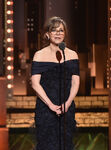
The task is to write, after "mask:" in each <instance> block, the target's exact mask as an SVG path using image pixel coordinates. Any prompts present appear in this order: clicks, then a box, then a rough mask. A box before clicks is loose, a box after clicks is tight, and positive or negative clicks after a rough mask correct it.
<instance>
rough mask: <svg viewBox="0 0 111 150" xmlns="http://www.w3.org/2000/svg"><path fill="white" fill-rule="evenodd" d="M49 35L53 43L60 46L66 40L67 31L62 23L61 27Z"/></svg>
mask: <svg viewBox="0 0 111 150" xmlns="http://www.w3.org/2000/svg"><path fill="white" fill-rule="evenodd" d="M48 34H49V38H50V42H51V43H53V44H55V45H58V44H60V43H61V42H63V40H64V38H65V30H64V26H63V24H62V23H61V24H60V26H59V27H57V28H53V29H52V31H51V32H49V33H48Z"/></svg>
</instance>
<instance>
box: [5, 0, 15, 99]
mask: <svg viewBox="0 0 111 150" xmlns="http://www.w3.org/2000/svg"><path fill="white" fill-rule="evenodd" d="M5 44H6V45H5V47H6V52H5V54H6V60H5V62H6V64H5V65H6V78H7V96H8V98H12V96H13V78H14V76H13V69H14V66H13V59H14V57H13V50H14V49H13V0H5Z"/></svg>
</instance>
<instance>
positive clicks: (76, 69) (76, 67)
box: [72, 59, 80, 76]
mask: <svg viewBox="0 0 111 150" xmlns="http://www.w3.org/2000/svg"><path fill="white" fill-rule="evenodd" d="M72 74H73V75H78V76H80V69H79V60H78V59H76V60H75V61H74V65H73V68H72Z"/></svg>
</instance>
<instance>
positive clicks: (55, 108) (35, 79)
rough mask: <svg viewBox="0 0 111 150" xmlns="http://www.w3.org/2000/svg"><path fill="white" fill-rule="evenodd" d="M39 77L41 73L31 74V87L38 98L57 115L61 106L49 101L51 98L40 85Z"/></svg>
mask: <svg viewBox="0 0 111 150" xmlns="http://www.w3.org/2000/svg"><path fill="white" fill-rule="evenodd" d="M40 79H41V75H40V74H37V75H33V76H32V78H31V81H32V88H33V89H34V90H35V91H36V93H37V95H38V96H39V97H40V99H41V100H42V101H43V102H44V103H45V104H46V105H47V106H48V107H49V108H50V109H51V110H52V111H54V112H56V114H57V115H59V114H61V106H58V105H55V104H53V103H52V102H51V100H50V99H49V98H48V96H47V95H46V93H45V91H44V89H43V88H42V86H41V85H40Z"/></svg>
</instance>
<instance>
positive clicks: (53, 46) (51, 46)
mask: <svg viewBox="0 0 111 150" xmlns="http://www.w3.org/2000/svg"><path fill="white" fill-rule="evenodd" d="M49 47H50V51H51V52H54V53H56V52H57V51H60V49H59V47H58V45H54V44H52V43H50V45H49Z"/></svg>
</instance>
